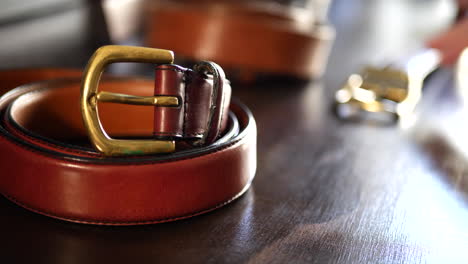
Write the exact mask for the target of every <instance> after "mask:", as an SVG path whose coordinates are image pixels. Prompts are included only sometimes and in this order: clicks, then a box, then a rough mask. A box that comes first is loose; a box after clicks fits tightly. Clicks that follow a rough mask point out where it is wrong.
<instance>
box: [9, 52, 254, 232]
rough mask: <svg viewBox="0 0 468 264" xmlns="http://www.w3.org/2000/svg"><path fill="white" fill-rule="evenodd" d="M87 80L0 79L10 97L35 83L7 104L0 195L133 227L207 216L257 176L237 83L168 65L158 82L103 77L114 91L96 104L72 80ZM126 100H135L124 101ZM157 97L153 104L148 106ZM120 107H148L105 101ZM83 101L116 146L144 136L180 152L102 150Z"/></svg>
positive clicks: (67, 215)
mask: <svg viewBox="0 0 468 264" xmlns="http://www.w3.org/2000/svg"><path fill="white" fill-rule="evenodd" d="M115 48H116V47H113V49H115ZM111 49H112V48H111ZM106 51H109V48H105V49H104V53H105V52H106ZM111 51H112V50H111ZM99 52H101V53H102V52H103V50H101V51H98V52H97V53H99ZM90 64H92V63H90ZM89 67H90V66H89V65H88V69H87V72H86V73H87V74H89V72H90V69H89ZM202 68H203V67H202ZM218 70H220V69H219V68H218ZM218 73H219V72H218ZM79 74H80V73H79V72H73V71H66V70H53V69H42V70H17V71H4V72H0V84H1V85H2V87H1V89H2V90H0V91H3V92H6V90H9V89H10V88H12V87H11V86H12V85H17V84H19V83H22V82H25V81H28V82H32V83H29V84H23V85H21V86H19V87H18V88H16V89H14V90H11V91H9V92H7V93H6V94H4V95H3V96H2V97H1V99H0V113H1V125H0V171H1V176H0V191H1V193H2V194H3V195H4V196H6V197H7V198H8V199H10V200H12V201H13V202H15V203H17V204H19V205H21V206H23V207H25V208H27V209H30V210H32V211H35V212H37V213H40V214H43V215H47V216H51V217H54V218H59V219H63V220H67V221H72V222H79V223H87V224H102V225H134V224H150V223H160V222H167V221H173V220H177V219H183V218H187V217H191V216H195V215H198V214H202V213H205V212H209V211H211V210H214V209H216V208H219V207H221V206H223V205H225V204H227V203H229V202H231V201H232V200H234V199H236V198H237V197H239V196H240V195H241V194H242V193H244V192H245V191H246V190H247V189H248V187H249V185H250V183H251V181H252V179H253V177H254V174H255V169H256V125H255V121H254V119H253V117H252V115H251V113H250V112H249V111H248V110H247V109H246V107H245V106H243V105H242V104H240V103H237V102H234V103H230V104H229V100H230V86H229V82H228V81H227V80H226V79H224V77H223V75H222V73H221V75H216V74H215V75H212V74H210V73H209V72H205V71H204V70H203V69H198V70H189V69H185V68H182V67H179V66H176V65H173V64H169V65H160V66H157V68H156V78H155V82H153V81H149V80H143V79H129V78H126V79H123V78H104V80H102V81H101V83H100V85H99V87H100V89H101V90H105V91H106V92H104V93H103V92H99V93H98V92H94V93H92V94H90V95H89V98H86V96H84V95H83V87H81V82H80V79H77V78H74V77H73V76H77V75H79ZM50 77H53V78H55V79H53V80H50ZM98 79H99V78H98ZM36 80H41V81H39V82H34V81H36ZM84 80H86V76H85V77H84ZM216 82H219V83H218V84H216ZM215 85H218V87H217V89H218V93H217V94H216V93H215V92H214V91H215V89H214V86H215ZM153 91H154V92H155V93H154V94H153V93H152V92H153ZM121 94H131V95H132V96H126V97H124V99H120V97H119V96H121ZM98 95H99V96H98ZM80 96H81V103H80ZM116 96H117V97H119V98H118V99H115V98H116ZM161 96H163V97H162V98H163V99H164V98H165V97H164V96H166V97H167V96H169V97H175V98H177V100H178V102H177V103H176V104H175V105H171V106H159V105H158V104H157V103H156V102H155V101H156V100H155V99H154V98H156V99H158V98H161ZM149 98H153V99H152V100H153V104H150V103H145V100H146V101H148V100H150V99H149ZM112 100H117V102H122V100H124V101H125V100H126V101H125V102H124V103H129V104H143V106H142V105H136V106H126V105H122V104H113V103H105V102H110V101H112ZM83 101H86V102H84V104H85V105H86V104H88V103H89V104H93V103H95V105H94V106H93V105H91V108H93V107H96V109H99V115H98V118H97V120H98V121H99V122H100V124H99V126H100V127H98V128H95V129H100V130H101V132H102V133H103V134H104V135H105V136H106V137H107V139H108V140H109V141H111V142H112V144H114V141H115V142H123V141H125V142H134V141H138V140H141V139H142V138H143V139H144V142H149V143H148V144H151V141H161V142H172V143H173V147H174V148H175V149H173V150H165V151H163V152H167V151H172V152H170V153H148V152H145V151H143V152H139V151H138V150H137V149H130V150H129V151H128V152H126V151H125V150H123V151H121V150H119V149H117V151H120V152H119V153H117V154H115V153H114V152H112V151H110V152H108V153H105V152H104V151H102V150H99V146H96V143H95V142H93V139H92V137H90V136H89V133H90V130H89V128H88V126H89V125H90V124H86V122H87V121H86V120H85V121H84V122H85V124H83V116H84V115H83V113H82V111H83V109H82V108H83ZM97 101H100V102H99V103H98V102H97ZM141 101H143V103H142V102H141ZM145 104H146V105H145ZM147 105H153V106H152V107H148V106H147ZM229 105H230V106H229ZM80 108H81V109H80ZM228 108H229V110H228ZM101 123H102V126H101ZM91 125H92V124H91ZM104 130H105V131H107V132H104ZM107 133H108V134H107ZM110 137H116V138H119V139H113V138H110ZM88 138H91V143H92V144H90V141H89V140H88ZM93 146H94V147H93ZM113 151H115V149H113Z"/></svg>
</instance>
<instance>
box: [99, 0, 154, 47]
mask: <svg viewBox="0 0 468 264" xmlns="http://www.w3.org/2000/svg"><path fill="white" fill-rule="evenodd" d="M144 2H145V1H144V0H104V1H103V2H102V9H103V10H104V15H105V17H106V22H107V27H108V30H109V35H110V37H111V40H112V42H113V43H121V42H123V41H126V40H128V39H129V38H131V37H132V36H134V35H135V34H136V33H137V32H138V31H139V30H140V29H141V26H142V24H143V14H144V13H143V12H144V10H143V7H144Z"/></svg>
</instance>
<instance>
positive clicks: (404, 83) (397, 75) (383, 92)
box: [335, 67, 409, 119]
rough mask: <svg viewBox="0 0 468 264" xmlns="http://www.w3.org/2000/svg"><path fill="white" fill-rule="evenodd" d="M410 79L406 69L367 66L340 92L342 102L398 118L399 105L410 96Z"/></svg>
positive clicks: (338, 97) (349, 80)
mask: <svg viewBox="0 0 468 264" xmlns="http://www.w3.org/2000/svg"><path fill="white" fill-rule="evenodd" d="M408 83H409V78H408V76H407V74H406V73H405V72H403V71H399V70H395V69H391V68H375V67H366V68H364V70H363V71H362V72H361V73H360V74H352V75H351V76H350V77H349V78H348V80H347V82H346V83H345V85H344V86H343V87H342V88H341V89H340V90H338V91H337V92H336V94H335V100H336V103H337V104H338V105H347V106H350V107H354V108H355V110H359V111H360V110H362V111H366V112H371V113H379V112H383V113H389V114H391V115H392V116H393V117H394V118H395V119H398V116H399V112H398V106H399V104H401V103H402V102H404V101H405V100H406V99H407V98H408V94H409V90H408Z"/></svg>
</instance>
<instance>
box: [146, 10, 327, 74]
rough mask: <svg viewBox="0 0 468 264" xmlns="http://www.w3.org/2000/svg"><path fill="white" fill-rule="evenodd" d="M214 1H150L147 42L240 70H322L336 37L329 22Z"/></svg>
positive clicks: (290, 71) (285, 72)
mask: <svg viewBox="0 0 468 264" xmlns="http://www.w3.org/2000/svg"><path fill="white" fill-rule="evenodd" d="M211 2H213V1H211ZM214 2H216V1H214ZM233 2H234V1H233ZM216 3H217V4H213V3H207V2H206V1H205V2H202V3H200V2H199V1H194V2H192V1H188V2H183V3H177V2H173V1H163V2H162V3H154V2H149V3H148V8H147V12H148V16H147V21H146V33H145V38H146V45H148V46H152V47H159V48H169V49H171V50H173V51H174V52H176V53H177V54H179V55H182V56H186V57H188V58H191V59H195V60H212V61H216V62H219V63H220V64H221V65H223V66H225V67H232V68H237V69H241V70H242V72H250V73H252V72H254V73H255V72H260V73H269V74H280V75H290V76H295V77H299V78H303V79H311V78H314V77H320V76H321V75H322V74H323V71H324V69H325V66H326V62H327V59H328V54H329V52H330V48H331V45H332V43H333V40H334V30H333V28H332V27H331V26H330V25H327V24H326V23H322V22H320V23H319V22H318V21H314V20H313V19H310V18H308V19H306V21H303V20H304V19H302V20H301V19H299V17H301V18H304V17H305V16H304V15H307V16H308V17H310V16H311V14H309V13H306V14H301V15H302V16H298V15H297V14H295V13H293V12H288V11H289V10H284V9H280V10H276V11H281V12H276V11H275V10H274V9H272V8H268V6H266V7H265V8H258V7H257V8H251V7H249V6H248V5H244V4H240V3H230V4H226V3H218V2H216ZM260 6H261V5H260ZM274 11H275V12H274ZM186 25H190V27H187V26H186ZM174 29H177V30H174Z"/></svg>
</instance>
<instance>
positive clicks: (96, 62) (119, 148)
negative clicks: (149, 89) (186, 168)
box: [80, 46, 179, 156]
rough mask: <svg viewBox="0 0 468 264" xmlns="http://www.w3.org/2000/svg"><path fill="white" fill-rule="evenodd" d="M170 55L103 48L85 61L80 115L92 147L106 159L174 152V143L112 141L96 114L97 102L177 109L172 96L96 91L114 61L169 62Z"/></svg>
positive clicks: (120, 47)
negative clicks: (106, 157) (104, 73)
mask: <svg viewBox="0 0 468 264" xmlns="http://www.w3.org/2000/svg"><path fill="white" fill-rule="evenodd" d="M173 60H174V54H173V52H172V51H169V50H162V49H152V48H143V47H131V46H104V47H101V48H99V49H98V50H96V52H95V53H94V55H93V56H92V57H91V59H90V60H89V62H88V65H87V67H86V69H85V71H84V75H83V76H84V77H83V80H82V83H81V99H80V100H81V101H80V102H81V113H82V116H83V122H84V125H85V127H86V129H87V131H88V135H89V137H90V140H91V143H92V144H93V146H94V147H95V148H96V149H97V150H98V151H100V152H102V153H103V154H104V155H106V156H122V155H145V154H153V153H168V152H173V151H174V150H175V141H165V140H121V139H112V138H111V137H109V136H108V135H107V133H106V132H105V131H104V130H103V128H102V125H101V122H100V120H99V115H98V107H97V101H102V102H112V103H123V104H137V105H158V106H177V105H179V99H178V98H177V97H172V96H154V97H153V96H148V97H146V96H132V95H125V94H116V93H110V92H98V85H99V80H100V78H101V75H102V72H103V70H104V68H105V67H106V66H107V65H108V64H110V63H115V62H147V63H158V64H165V63H173Z"/></svg>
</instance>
